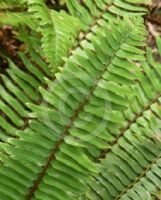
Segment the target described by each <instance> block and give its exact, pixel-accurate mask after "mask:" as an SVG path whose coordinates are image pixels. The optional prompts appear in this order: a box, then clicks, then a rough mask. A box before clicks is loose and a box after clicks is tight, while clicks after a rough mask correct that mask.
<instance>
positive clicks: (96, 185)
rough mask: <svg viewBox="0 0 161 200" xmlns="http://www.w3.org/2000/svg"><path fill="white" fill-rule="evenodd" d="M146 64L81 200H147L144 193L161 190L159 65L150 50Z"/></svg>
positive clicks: (143, 65) (139, 74)
mask: <svg viewBox="0 0 161 200" xmlns="http://www.w3.org/2000/svg"><path fill="white" fill-rule="evenodd" d="M157 41H158V46H159V45H160V41H161V39H160V38H157ZM159 52H160V53H161V51H160V50H159ZM147 60H148V63H146V62H144V63H143V64H142V71H143V72H144V73H140V72H139V73H138V84H137V85H135V86H133V90H134V91H135V94H136V97H135V98H134V99H133V100H132V103H131V104H130V105H131V106H130V108H129V109H128V110H127V111H125V112H124V122H126V123H124V126H123V127H122V128H121V130H118V131H117V130H116V131H115V134H116V136H115V137H114V139H111V137H110V138H109V139H110V140H109V143H108V145H110V149H106V150H105V151H103V152H102V153H101V154H100V156H98V160H100V164H99V167H100V175H99V176H97V177H94V180H93V182H92V183H91V185H90V186H89V187H90V188H91V189H90V190H89V191H88V193H87V195H86V197H82V198H83V199H88V200H90V199H96V200H99V199H103V200H106V199H109V200H110V199H111V200H113V199H115V200H118V199H120V200H126V199H133V200H135V199H138V200H139V199H148V196H147V194H148V193H150V194H153V193H155V192H157V191H158V190H159V191H160V190H161V176H160V175H161V86H160V81H161V64H160V63H158V62H156V61H155V60H154V58H153V55H152V52H151V50H150V49H148V52H147ZM104 157H105V159H104ZM98 160H97V161H98Z"/></svg>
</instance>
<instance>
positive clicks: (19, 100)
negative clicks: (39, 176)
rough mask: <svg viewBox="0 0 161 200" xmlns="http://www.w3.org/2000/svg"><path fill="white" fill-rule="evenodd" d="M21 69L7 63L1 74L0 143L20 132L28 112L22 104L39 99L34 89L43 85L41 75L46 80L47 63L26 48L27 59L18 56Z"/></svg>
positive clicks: (26, 119)
mask: <svg viewBox="0 0 161 200" xmlns="http://www.w3.org/2000/svg"><path fill="white" fill-rule="evenodd" d="M20 57H21V60H22V62H23V63H24V66H23V67H22V68H19V67H17V66H16V65H15V64H14V63H13V62H12V61H11V60H9V68H8V69H7V70H6V71H5V73H3V74H1V85H0V112H1V116H0V121H1V123H0V140H1V142H2V141H3V142H7V140H8V138H9V137H15V132H16V130H17V129H20V130H23V129H24V128H25V126H26V124H27V121H28V114H29V112H31V111H30V110H29V108H27V106H26V103H27V102H30V103H37V102H39V101H40V99H41V94H40V92H39V91H38V88H39V87H40V86H42V85H44V84H45V80H44V76H46V77H50V72H49V70H48V66H47V64H46V63H45V62H44V61H43V60H42V59H41V58H40V57H39V56H38V54H36V53H35V52H34V51H33V50H31V49H30V58H28V57H27V56H26V55H25V54H24V53H20Z"/></svg>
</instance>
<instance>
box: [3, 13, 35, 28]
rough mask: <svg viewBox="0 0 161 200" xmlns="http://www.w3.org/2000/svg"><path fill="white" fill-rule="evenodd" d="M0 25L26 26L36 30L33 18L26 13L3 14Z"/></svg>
mask: <svg viewBox="0 0 161 200" xmlns="http://www.w3.org/2000/svg"><path fill="white" fill-rule="evenodd" d="M0 24H1V25H6V24H9V25H11V26H16V27H17V26H19V25H25V26H28V27H29V28H31V29H33V30H34V29H36V24H35V23H34V22H33V21H32V19H31V16H30V15H29V14H28V13H26V12H20V13H14V12H1V13H0Z"/></svg>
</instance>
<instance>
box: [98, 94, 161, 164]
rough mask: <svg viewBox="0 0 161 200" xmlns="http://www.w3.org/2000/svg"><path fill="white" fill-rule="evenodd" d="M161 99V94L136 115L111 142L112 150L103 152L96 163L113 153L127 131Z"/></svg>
mask: <svg viewBox="0 0 161 200" xmlns="http://www.w3.org/2000/svg"><path fill="white" fill-rule="evenodd" d="M160 97H161V93H159V94H158V95H157V96H156V97H154V98H153V99H152V100H151V101H150V102H149V104H148V105H146V106H145V107H143V108H142V111H141V112H140V113H136V114H135V117H134V118H133V119H132V120H131V121H129V122H128V123H127V125H126V127H124V128H123V129H122V130H121V131H120V132H119V134H118V136H117V137H116V138H115V140H114V141H112V142H111V144H110V145H111V148H110V149H108V150H104V151H102V153H101V154H100V156H98V157H97V158H96V161H97V162H99V161H101V159H103V158H105V157H106V156H107V155H108V154H109V153H110V152H111V151H112V147H113V146H114V145H116V144H117V143H118V141H119V139H120V138H122V137H123V136H124V134H125V133H126V131H128V130H129V129H130V127H131V126H132V125H133V124H134V123H135V122H136V121H137V119H138V118H140V117H142V116H143V115H144V112H145V111H148V110H151V108H150V107H151V105H153V104H154V103H157V102H159V98H160Z"/></svg>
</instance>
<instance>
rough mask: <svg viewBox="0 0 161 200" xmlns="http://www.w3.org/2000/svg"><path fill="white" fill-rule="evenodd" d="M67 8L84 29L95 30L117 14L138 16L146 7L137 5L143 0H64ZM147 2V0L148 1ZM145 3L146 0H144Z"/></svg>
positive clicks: (145, 11)
mask: <svg viewBox="0 0 161 200" xmlns="http://www.w3.org/2000/svg"><path fill="white" fill-rule="evenodd" d="M66 2H67V6H68V9H69V11H70V13H71V14H72V15H73V16H76V17H78V18H79V19H80V20H81V22H82V28H83V29H84V30H86V31H87V30H89V27H90V31H95V28H96V27H98V26H103V25H104V23H105V22H106V21H109V20H111V19H116V17H118V16H121V17H122V16H123V17H124V16H140V15H145V14H146V13H147V9H146V8H144V7H142V6H140V5H138V4H139V3H145V1H144V0H139V1H135V0H134V1H133V0H98V1H95V0H87V1H77V0H66ZM148 2H149V1H148ZM146 3H147V2H146Z"/></svg>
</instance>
